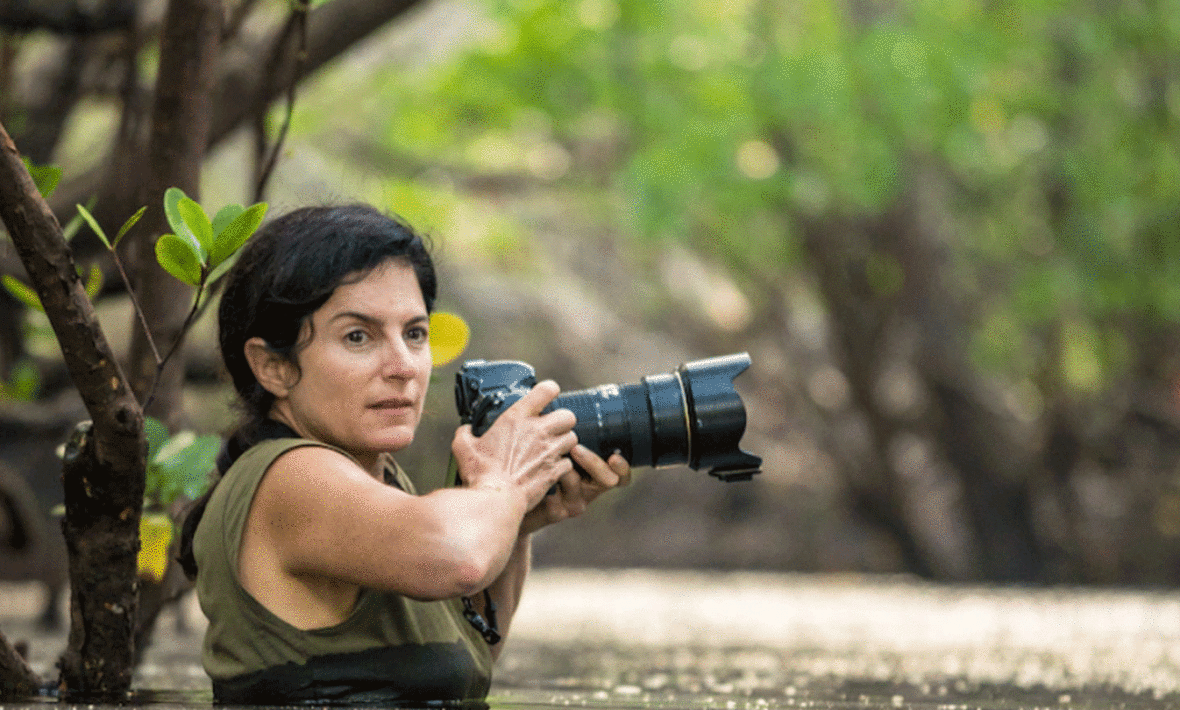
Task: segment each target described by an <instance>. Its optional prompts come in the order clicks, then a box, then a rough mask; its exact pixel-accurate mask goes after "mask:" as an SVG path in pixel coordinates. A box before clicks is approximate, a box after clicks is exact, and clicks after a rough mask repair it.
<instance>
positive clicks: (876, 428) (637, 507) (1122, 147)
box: [6, 0, 1180, 585]
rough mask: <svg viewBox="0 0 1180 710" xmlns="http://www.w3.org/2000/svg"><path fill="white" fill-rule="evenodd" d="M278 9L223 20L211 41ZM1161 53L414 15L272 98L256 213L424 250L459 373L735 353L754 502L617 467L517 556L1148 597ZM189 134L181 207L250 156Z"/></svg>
mask: <svg viewBox="0 0 1180 710" xmlns="http://www.w3.org/2000/svg"><path fill="white" fill-rule="evenodd" d="M343 1H344V0H328V2H326V3H320V4H318V5H317V9H320V10H324V11H327V10H329V9H331V8H332V7H333V6H334V5H336V4H338V3H341V2H343ZM371 2H373V3H374V4H377V0H371ZM152 5H153V3H150V2H144V3H141V5H140V7H139V12H140V14H141V15H143V14H144V13H146V12H147V9H148V8H150V7H151V6H152ZM284 8H285V5H284V4H283V3H277V2H264V1H260V2H250V1H249V0H242V2H239V3H235V2H227V14H228V15H229V16H231V17H233V18H240V19H241V20H242V24H241V25H240V27H241V28H242V36H249V32H248V30H249V28H251V27H252V26H253V25H252V24H251V23H257V24H259V25H261V23H262V20H261V19H259V18H263V17H267V16H268V15H267V13H276V12H281V11H283V9H284ZM1178 33H1180V3H1177V2H1164V1H1162V0H1161V1H1158V2H1150V1H1144V2H1130V3H1120V4H1117V5H1115V6H1111V5H1109V4H1107V3H1095V2H1084V1H1068V0H1060V1H1057V2H1051V1H1047V0H1046V1H1036V0H1030V1H1027V2H1003V1H999V2H979V1H975V0H939V1H935V0H910V1H901V2H884V1H880V2H878V1H873V0H846V1H844V2H838V1H836V0H797V1H793V2H782V1H779V0H742V1H737V2H729V3H706V2H700V1H698V0H690V1H688V2H682V3H666V2H656V1H654V0H633V1H631V2H618V1H616V0H572V1H571V2H549V1H547V0H505V1H496V0H486V1H484V2H476V1H475V0H469V1H466V2H464V1H460V0H433V1H432V2H421V3H417V4H416V5H415V7H414V10H413V12H411V13H408V14H406V15H405V16H399V18H398V20H397V21H396V22H394V23H392V25H391V26H390V27H388V28H387V29H386V30H384V31H382V32H381V33H380V34H375V35H374V36H373V37H372V38H370V40H369V41H368V42H366V43H365V44H363V45H359V46H358V47H356V48H354V49H352V50H350V51H349V52H347V53H345V54H342V55H341V57H340V60H339V61H337V62H335V63H333V64H331V65H329V66H327V67H325V68H324V69H322V70H320V71H319V72H318V73H317V74H316V76H315V77H314V78H313V80H311V81H310V82H307V83H305V84H304V85H303V86H302V87H301V88H300V94H299V97H298V99H297V101H296V104H295V111H294V114H293V123H292V126H291V132H290V135H289V137H288V139H287V142H286V144H285V148H284V152H283V155H282V156H281V157H280V160H279V162H278V164H277V167H276V169H275V172H274V177H273V180H272V181H271V186H270V192H269V194H268V195H267V196H266V197H267V199H268V201H269V202H270V204H271V213H272V214H279V213H282V212H284V211H286V210H287V209H289V208H292V207H295V206H297V205H301V204H306V203H319V202H340V201H347V200H356V199H360V200H366V201H370V202H372V203H374V204H377V205H379V206H381V207H384V208H388V209H390V210H392V211H395V212H398V213H400V214H402V215H403V216H405V217H406V218H408V219H409V220H410V221H411V222H412V223H414V224H416V225H418V226H419V227H421V228H424V229H425V230H426V231H428V232H429V233H431V234H432V235H433V237H434V239H435V243H436V248H437V254H438V258H439V261H440V265H441V268H442V270H443V274H444V282H443V298H442V303H441V304H440V305H441V307H443V308H444V309H449V310H455V311H458V312H460V313H463V314H464V315H465V316H466V317H467V319H468V320H469V321H470V322H471V324H472V326H473V329H474V333H473V341H472V345H471V346H470V348H469V350H468V355H469V356H470V357H495V358H501V357H502V358H513V359H522V360H527V361H529V362H531V363H533V364H534V365H535V366H536V367H537V370H538V372H539V373H540V374H541V375H542V376H552V377H555V378H556V379H558V381H559V382H561V383H562V384H563V385H564V386H565V387H567V388H574V387H581V386H589V385H594V384H599V383H603V382H620V381H625V382H630V381H635V380H636V379H638V377H640V376H642V375H646V374H650V373H653V372H659V371H665V370H668V369H671V368H672V367H674V366H675V365H676V364H678V363H679V362H681V361H683V360H689V359H696V358H699V357H706V356H711V355H718V354H724V353H728V352H735V351H740V350H748V351H749V352H750V353H751V355H752V357H753V360H754V365H753V367H752V368H751V370H750V372H749V373H747V374H746V375H743V376H742V377H741V378H739V380H738V383H737V384H738V387H739V390H740V391H742V393H743V395H744V396H745V398H746V402H747V405H748V409H749V414H750V416H749V421H750V424H749V429H748V434H747V439H746V444H745V448H747V449H749V450H751V451H754V452H756V453H758V454H760V455H762V456H763V458H764V459H765V473H764V474H763V475H762V476H761V477H760V478H759V479H757V480H756V481H755V482H753V483H751V484H734V485H722V484H718V483H716V482H715V481H713V480H711V479H708V477H706V476H703V475H700V474H696V473H693V472H689V471H660V472H650V473H644V474H641V475H640V476H639V477H638V478H637V480H636V482H635V483H634V484H633V485H632V487H631V488H630V489H629V490H628V491H626V492H625V493H624V494H622V495H619V496H614V497H612V498H609V499H606V500H604V501H603V504H602V505H600V506H598V507H597V509H596V510H594V511H592V512H591V513H590V514H588V515H587V516H585V517H584V518H582V519H579V520H576V521H572V522H570V523H568V524H565V525H562V526H558V527H557V528H554V529H553V530H552V531H549V532H547V533H546V534H545V535H544V536H543V537H542V539H541V540H539V541H538V545H537V554H538V557H539V561H540V562H541V563H547V564H598V565H655V566H694V567H713V568H733V567H745V568H763V569H776V570H805V571H866V572H911V573H916V574H920V575H924V576H928V577H932V578H936V579H946V580H988V581H1023V582H1045V583H1048V582H1081V583H1105V584H1109V583H1123V584H1165V585H1172V584H1175V583H1176V582H1177V581H1180V580H1178V575H1180V572H1178V571H1177V570H1180V565H1178V564H1177V562H1178V561H1180V544H1178V543H1180V477H1178V473H1180V471H1178V469H1177V463H1178V461H1180V418H1178V414H1180V413H1178V412H1177V396H1178V392H1180V383H1178V382H1177V379H1176V376H1177V366H1178V362H1177V358H1176V356H1175V355H1174V354H1173V352H1174V344H1175V343H1176V340H1177V327H1176V325H1177V319H1178V318H1180V279H1178V278H1177V277H1178V276H1180V260H1178V259H1180V239H1178V237H1180V233H1178V230H1180V212H1178V208H1177V204H1178V203H1177V200H1176V196H1177V195H1176V193H1177V191H1178V190H1180V157H1178V155H1177V140H1176V137H1177V135H1176V134H1177V130H1176V124H1177V119H1178V117H1180V70H1177V69H1176V67H1180V62H1178V61H1177V60H1178V59H1180V36H1178ZM25 41H26V42H29V41H32V40H30V39H28V38H26V39H25ZM46 41H47V40H46ZM6 46H10V45H6ZM140 51H142V52H150V51H151V48H150V46H147V47H144V48H142V49H141V50H140ZM227 56H233V55H227ZM253 56H254V57H255V62H254V63H255V64H258V62H257V56H259V55H258V54H255V55H253ZM279 86H282V82H279ZM278 93H279V92H275V94H274V95H278ZM227 95H232V94H223V96H227ZM230 103H233V102H232V101H230V100H228V99H225V98H222V99H220V104H219V105H220V106H222V107H223V108H224V106H226V105H227V104H230ZM103 110H104V109H103V106H102V105H101V103H99V104H97V105H96V104H94V103H85V102H82V103H79V104H78V105H77V106H76V107H74V113H73V114H71V116H76V118H75V119H74V121H73V122H72V123H71V124H70V126H69V130H65V131H64V132H63V136H62V139H61V140H60V141H58V142H57V143H56V144H55V148H54V150H53V151H52V152H51V154H50V155H52V157H53V159H54V161H55V162H58V163H59V164H61V165H63V166H64V167H65V168H66V172H67V177H68V176H69V174H70V173H71V172H74V173H75V174H78V173H80V172H82V170H81V166H84V165H86V160H85V156H86V155H88V154H90V153H91V152H92V149H91V146H93V145H94V144H95V141H101V140H106V138H105V136H106V135H107V133H106V132H105V131H109V130H110V126H111V125H112V124H111V123H110V117H111V115H113V112H110V111H109V110H108V111H107V113H105V114H104V113H103ZM280 110H281V109H280ZM82 111H88V113H81V112H82ZM83 116H85V118H83ZM104 117H105V118H104ZM280 117H281V113H275V114H274V115H272V116H271V119H272V120H271V121H270V123H269V125H270V126H271V127H270V128H269V129H266V128H265V126H266V125H267V124H266V122H259V125H262V126H263V127H264V129H263V131H262V133H261V135H263V136H264V137H266V136H267V135H268V134H267V130H269V132H270V133H269V135H270V136H271V137H272V138H273V135H274V133H275V132H276V131H277V128H275V126H277V125H278V124H279V123H280V122H281V121H279V120H278V119H279V118H280ZM103 120H105V121H107V123H105V124H104V123H103ZM214 123H215V126H216V125H217V124H216V121H215V122H214ZM211 140H212V141H213V142H214V143H215V145H216V147H215V148H214V150H213V152H212V154H211V158H210V162H209V163H208V164H207V166H206V170H205V172H204V177H203V192H202V195H203V196H206V197H207V198H208V200H209V202H210V203H211V204H220V203H223V202H229V201H232V202H245V201H249V200H252V199H256V197H255V196H252V195H250V194H248V191H249V190H250V189H252V185H253V182H252V181H251V180H249V179H243V178H242V176H244V175H251V174H255V173H256V172H257V171H256V170H255V169H254V168H253V167H252V165H251V161H252V160H253V155H254V153H255V151H254V149H253V147H252V140H253V139H252V138H251V136H250V134H249V131H245V130H239V131H237V132H236V133H234V132H229V130H228V129H226V131H224V132H223V133H222V134H218V133H217V130H216V129H215V130H214V131H213V133H212V135H211ZM18 141H19V139H18ZM218 141H220V142H218ZM71 207H72V205H71ZM206 328H207V330H211V328H210V327H209V325H208V324H206ZM211 352H212V351H211V350H209V349H208V348H206V349H205V350H204V351H200V350H190V355H191V357H190V361H189V363H190V364H189V368H188V371H189V374H190V377H189V382H190V387H189V389H188V390H187V392H186V405H185V406H186V412H187V416H188V417H189V419H190V420H191V421H192V422H195V423H196V424H197V425H198V426H199V427H204V428H205V429H207V430H215V429H218V428H221V427H224V426H226V425H227V424H228V423H229V422H230V421H231V420H232V413H231V412H229V410H228V408H227V407H226V404H225V402H226V401H227V398H226V397H225V395H224V387H223V386H222V385H220V384H218V383H216V382H214V381H213V380H212V379H211V378H210V375H211V374H212V373H213V371H214V369H213V367H212V365H210V364H209V363H211V362H213V358H212V355H211ZM451 372H452V370H451V369H445V370H443V371H440V372H439V373H437V375H436V381H435V385H434V387H433V390H432V401H431V405H430V410H429V413H428V421H427V422H426V424H425V425H424V429H423V432H422V434H421V436H420V437H419V443H418V444H416V445H415V446H414V447H413V448H412V450H411V451H409V452H407V455H406V461H405V463H408V464H409V465H410V466H411V467H412V468H414V469H415V470H418V471H421V472H422V477H423V479H424V483H425V484H426V485H427V486H429V485H430V483H431V480H432V478H431V477H432V475H433V472H435V471H438V472H440V474H441V469H442V467H443V465H444V464H445V455H446V450H447V446H446V444H447V442H449V438H450V430H452V429H453V427H454V425H455V419H454V408H453V404H452V402H451V393H450V387H451V381H450V373H451ZM439 477H441V476H439Z"/></svg>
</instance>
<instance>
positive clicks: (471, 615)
mask: <svg viewBox="0 0 1180 710" xmlns="http://www.w3.org/2000/svg"><path fill="white" fill-rule="evenodd" d="M483 605H484V609H485V610H486V612H487V615H488V618H487V619H486V620H485V619H484V618H483V617H482V616H480V615H479V612H478V611H476V610H475V604H474V603H473V602H472V601H471V597H463V618H465V619H467V623H469V624H471V625H472V626H473V627H474V628H475V630H476V631H478V632H479V635H480V636H483V640H484V641H487V642H488V645H489V646H495V645H496V644H498V643H500V638H501V636H500V628H499V625H498V624H497V623H496V603H495V602H493V601H492V594H491V592H489V591H488V590H486V589H485V590H483Z"/></svg>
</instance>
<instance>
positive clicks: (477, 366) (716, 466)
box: [455, 353, 762, 481]
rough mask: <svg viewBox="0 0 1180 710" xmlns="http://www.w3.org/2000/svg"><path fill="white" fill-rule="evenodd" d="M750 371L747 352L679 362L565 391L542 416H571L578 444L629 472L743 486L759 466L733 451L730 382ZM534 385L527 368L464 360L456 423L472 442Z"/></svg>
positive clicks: (735, 436)
mask: <svg viewBox="0 0 1180 710" xmlns="http://www.w3.org/2000/svg"><path fill="white" fill-rule="evenodd" d="M749 366H750V356H749V354H747V353H735V354H733V355H723V356H720V357H713V358H707V359H705V360H696V361H694V362H686V363H684V364H682V365H680V366H679V367H677V368H676V369H675V370H673V371H672V372H665V373H660V374H656V375H649V376H647V377H643V378H640V381H639V382H638V383H635V384H626V385H617V384H610V385H599V386H598V387H592V388H590V389H585V390H577V391H574V392H566V393H564V394H561V395H559V396H558V397H557V398H556V399H554V400H553V402H552V403H550V404H549V405H548V406H547V407H546V408H545V409H544V411H545V412H550V411H553V410H555V409H569V410H571V411H572V412H573V413H574V415H575V416H576V417H577V424H576V425H575V426H574V433H576V434H577V435H578V441H579V442H580V443H581V444H583V445H585V446H586V447H587V448H589V449H591V450H592V451H594V452H596V453H597V454H598V455H599V456H602V457H603V458H606V457H607V456H609V455H610V454H611V453H612V452H614V451H615V450H618V451H621V452H622V454H623V456H624V457H625V458H626V459H627V461H629V462H630V463H631V465H632V466H654V467H663V466H673V465H678V464H686V465H688V466H689V467H690V468H692V469H696V470H700V469H702V468H709V469H710V471H709V474H710V475H712V476H715V477H717V478H719V479H721V480H723V481H746V480H749V479H750V478H751V477H753V476H754V475H755V474H757V473H759V472H760V468H761V466H762V459H761V458H759V457H758V456H754V455H753V454H750V453H747V452H745V451H742V450H741V449H740V448H739V447H738V445H739V443H740V442H741V438H742V434H743V433H744V432H745V429H746V408H745V406H744V405H743V404H742V400H741V397H740V396H739V395H738V393H737V392H736V391H735V390H734V387H733V380H734V378H735V377H737V376H738V375H740V374H741V373H742V372H744V371H745V370H746V368H748V367H749ZM536 384H537V377H536V373H535V371H534V370H533V368H532V366H531V365H528V364H527V363H523V362H519V361H515V360H495V361H487V360H471V361H468V362H466V363H464V364H463V367H461V368H460V369H459V371H458V372H457V373H456V375H455V405H456V406H457V407H458V409H459V418H460V419H461V420H462V422H463V423H464V424H471V427H472V431H473V432H474V433H475V434H476V435H477V436H479V435H481V434H483V433H484V432H485V431H487V430H488V428H489V427H491V425H492V423H493V422H495V420H496V417H498V416H499V415H500V413H502V412H503V411H504V410H505V409H507V408H508V407H510V406H511V405H512V403H513V402H515V401H517V400H518V399H520V398H521V397H523V396H524V395H525V393H527V392H528V391H529V390H530V389H532V388H533V386H535V385H536Z"/></svg>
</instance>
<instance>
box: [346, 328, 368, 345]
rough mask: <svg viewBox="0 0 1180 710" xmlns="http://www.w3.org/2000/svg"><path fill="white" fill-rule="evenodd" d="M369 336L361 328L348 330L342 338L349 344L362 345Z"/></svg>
mask: <svg viewBox="0 0 1180 710" xmlns="http://www.w3.org/2000/svg"><path fill="white" fill-rule="evenodd" d="M368 339H369V336H368V334H367V333H365V331H363V330H350V331H348V332H347V333H345V335H344V340H345V341H346V342H347V343H349V344H350V345H363V344H364V343H365V342H366V341H368Z"/></svg>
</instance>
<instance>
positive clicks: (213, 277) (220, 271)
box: [205, 252, 238, 286]
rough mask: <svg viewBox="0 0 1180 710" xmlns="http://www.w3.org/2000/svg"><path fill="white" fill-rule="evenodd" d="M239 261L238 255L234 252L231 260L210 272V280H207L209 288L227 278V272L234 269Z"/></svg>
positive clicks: (230, 257)
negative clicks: (224, 277) (223, 277)
mask: <svg viewBox="0 0 1180 710" xmlns="http://www.w3.org/2000/svg"><path fill="white" fill-rule="evenodd" d="M237 260H238V253H237V252H234V253H233V254H230V255H229V258H228V259H226V260H225V261H223V262H221V263H220V264H218V265H217V266H216V267H215V268H214V269H213V270H212V271H210V272H209V278H208V279H206V280H205V284H206V285H207V286H212V285H213V284H215V283H217V280H218V279H220V278H221V277H222V276H225V272H227V271H229V270H230V269H231V268H233V265H234V262H236V261H237Z"/></svg>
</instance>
